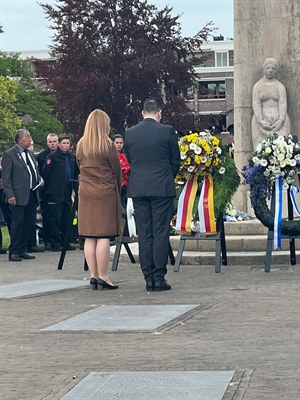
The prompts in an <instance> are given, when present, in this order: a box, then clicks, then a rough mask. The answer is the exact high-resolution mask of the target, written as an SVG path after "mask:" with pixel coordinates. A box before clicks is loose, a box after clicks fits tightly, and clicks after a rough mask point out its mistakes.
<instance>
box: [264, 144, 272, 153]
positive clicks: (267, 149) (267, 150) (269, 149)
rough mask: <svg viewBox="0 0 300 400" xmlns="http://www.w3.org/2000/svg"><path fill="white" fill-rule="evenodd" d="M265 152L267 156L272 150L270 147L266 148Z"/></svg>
mask: <svg viewBox="0 0 300 400" xmlns="http://www.w3.org/2000/svg"><path fill="white" fill-rule="evenodd" d="M265 152H266V153H267V154H270V153H272V149H271V147H269V146H268V147H267V148H266V150H265Z"/></svg>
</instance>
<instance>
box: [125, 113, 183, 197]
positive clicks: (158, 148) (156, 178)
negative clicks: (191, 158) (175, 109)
mask: <svg viewBox="0 0 300 400" xmlns="http://www.w3.org/2000/svg"><path fill="white" fill-rule="evenodd" d="M125 152H126V156H127V160H128V162H129V164H130V167H131V169H130V178H129V185H128V189H127V196H128V197H132V198H134V197H152V196H155V197H168V196H171V197H175V185H174V178H175V176H176V174H177V172H178V169H179V166H180V153H179V147H178V139H177V135H176V133H175V130H174V128H173V127H172V126H170V125H163V124H160V123H158V122H156V121H155V120H154V119H153V118H145V119H144V120H143V121H142V122H141V123H140V124H138V125H136V126H133V127H132V128H130V129H128V130H127V131H126V133H125Z"/></svg>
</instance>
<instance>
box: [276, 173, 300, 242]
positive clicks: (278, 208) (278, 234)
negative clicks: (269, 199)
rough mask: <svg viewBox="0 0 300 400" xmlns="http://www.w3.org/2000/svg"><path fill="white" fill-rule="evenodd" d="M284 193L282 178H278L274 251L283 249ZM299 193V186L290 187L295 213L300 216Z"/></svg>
mask: <svg viewBox="0 0 300 400" xmlns="http://www.w3.org/2000/svg"><path fill="white" fill-rule="evenodd" d="M282 192H283V187H282V177H277V178H276V181H275V215H274V250H276V249H281V229H280V225H281V221H282ZM297 193H299V189H298V188H297V186H295V185H292V186H291V187H290V198H291V201H292V204H293V208H294V210H295V212H296V213H297V215H299V216H300V210H299V208H298V206H297V202H296V198H295V194H297Z"/></svg>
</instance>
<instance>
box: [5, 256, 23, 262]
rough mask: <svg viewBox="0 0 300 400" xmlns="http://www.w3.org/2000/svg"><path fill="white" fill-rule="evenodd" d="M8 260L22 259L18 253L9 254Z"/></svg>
mask: <svg viewBox="0 0 300 400" xmlns="http://www.w3.org/2000/svg"><path fill="white" fill-rule="evenodd" d="M8 260H9V261H22V258H21V257H19V256H18V254H10V255H9V257H8Z"/></svg>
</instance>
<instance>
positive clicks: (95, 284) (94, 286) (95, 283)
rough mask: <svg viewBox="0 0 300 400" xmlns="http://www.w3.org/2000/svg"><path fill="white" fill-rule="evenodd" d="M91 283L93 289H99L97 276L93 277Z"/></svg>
mask: <svg viewBox="0 0 300 400" xmlns="http://www.w3.org/2000/svg"><path fill="white" fill-rule="evenodd" d="M90 285H91V289H92V290H97V289H98V285H97V279H96V278H91V280H90Z"/></svg>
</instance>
